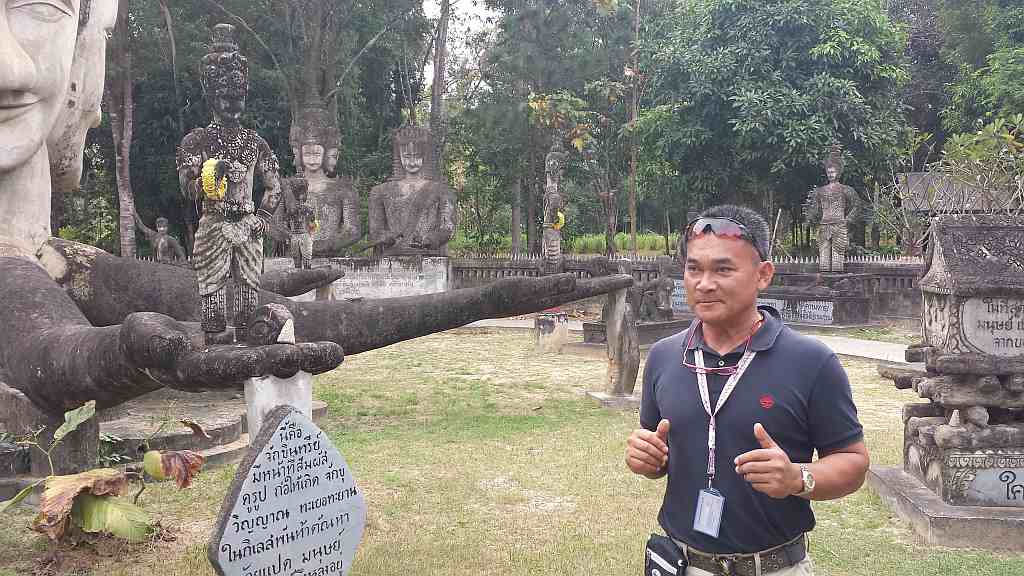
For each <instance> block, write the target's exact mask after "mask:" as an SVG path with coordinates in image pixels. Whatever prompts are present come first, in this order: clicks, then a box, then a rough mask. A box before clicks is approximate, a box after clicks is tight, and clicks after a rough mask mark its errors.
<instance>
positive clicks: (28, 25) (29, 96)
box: [0, 0, 103, 174]
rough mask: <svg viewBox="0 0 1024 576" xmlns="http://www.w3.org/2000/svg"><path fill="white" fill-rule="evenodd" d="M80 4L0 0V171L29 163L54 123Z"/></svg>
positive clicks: (64, 88) (76, 0)
mask: <svg viewBox="0 0 1024 576" xmlns="http://www.w3.org/2000/svg"><path fill="white" fill-rule="evenodd" d="M78 8H79V0H70V1H69V2H65V1H63V0H8V1H6V2H4V3H2V4H0V60H2V62H0V174H2V173H4V172H8V171H10V170H12V169H14V168H17V167H18V166H21V165H23V164H25V162H27V161H28V160H29V159H30V158H31V157H32V156H33V155H34V154H36V152H38V151H39V148H40V147H41V146H42V145H43V142H44V141H45V139H46V137H47V136H48V135H49V133H50V130H51V129H52V128H53V125H54V122H55V121H56V119H57V116H58V112H59V110H60V107H61V105H62V104H64V99H65V93H66V92H67V90H68V79H69V77H70V73H71V62H72V59H73V57H74V53H75V37H76V35H77V32H78ZM102 76H103V75H102V73H101V74H100V78H101V79H102ZM101 81H102V80H101Z"/></svg>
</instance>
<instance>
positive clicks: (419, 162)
mask: <svg viewBox="0 0 1024 576" xmlns="http://www.w3.org/2000/svg"><path fill="white" fill-rule="evenodd" d="M402 168H403V169H404V170H405V171H406V172H407V173H408V174H416V173H417V172H419V171H420V168H423V154H421V153H420V151H419V150H417V149H416V145H415V144H413V143H412V142H410V143H408V144H406V145H404V146H402Z"/></svg>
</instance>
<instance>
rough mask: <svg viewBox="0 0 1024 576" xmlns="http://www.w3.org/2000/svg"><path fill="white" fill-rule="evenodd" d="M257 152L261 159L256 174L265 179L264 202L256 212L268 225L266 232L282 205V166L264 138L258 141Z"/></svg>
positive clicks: (257, 163) (257, 164) (261, 202)
mask: <svg viewBox="0 0 1024 576" xmlns="http://www.w3.org/2000/svg"><path fill="white" fill-rule="evenodd" d="M257 151H258V152H259V157H260V159H259V160H258V161H257V162H256V174H257V175H258V176H260V177H262V178H263V200H262V201H260V207H259V209H258V210H256V212H257V215H258V216H260V217H261V218H262V219H263V221H264V223H265V224H266V230H269V229H270V217H271V215H272V214H273V213H274V211H275V210H277V205H278V204H280V203H281V177H280V176H279V175H278V170H280V166H279V164H278V162H277V156H276V155H274V151H273V150H271V149H270V145H269V144H267V141H266V140H264V139H263V138H259V139H258V144H257Z"/></svg>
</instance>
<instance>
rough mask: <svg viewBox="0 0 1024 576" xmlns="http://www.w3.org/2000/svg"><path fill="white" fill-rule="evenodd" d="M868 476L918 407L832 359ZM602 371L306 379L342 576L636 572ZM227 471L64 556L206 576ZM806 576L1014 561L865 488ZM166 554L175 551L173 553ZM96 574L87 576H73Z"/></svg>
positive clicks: (522, 344)
mask: <svg viewBox="0 0 1024 576" xmlns="http://www.w3.org/2000/svg"><path fill="white" fill-rule="evenodd" d="M844 365H845V366H846V367H847V370H848V372H849V374H850V377H851V381H852V382H853V383H854V390H855V396H856V399H857V402H858V406H859V409H860V416H861V420H862V422H863V423H864V426H865V431H866V441H867V443H868V445H869V448H870V450H871V453H872V458H873V460H874V461H875V462H876V463H882V464H892V465H894V464H898V463H899V461H900V451H901V450H900V446H901V442H902V426H901V424H900V406H901V405H902V404H904V403H906V402H908V401H913V400H914V397H913V394H912V393H909V392H900V391H897V390H895V389H894V388H893V386H892V384H891V383H889V382H887V381H884V380H882V379H880V378H879V377H878V376H877V375H876V372H875V367H874V364H873V363H870V362H863V361H849V360H847V361H844ZM604 374H605V363H604V361H601V360H593V359H588V358H583V357H577V356H568V355H563V356H558V355H555V356H537V355H535V354H534V352H533V340H532V337H531V336H530V335H529V334H528V333H527V334H524V333H513V332H505V333H496V332H487V331H480V330H474V331H472V332H470V331H461V332H451V333H445V334H439V335H434V336H430V337H427V338H422V339H419V340H415V341H412V342H406V343H403V344H400V345H396V346H392V347H389V348H386V349H383V350H377V351H374V352H369V353H365V354H360V355H358V356H353V357H350V358H348V359H346V361H345V364H344V365H343V366H342V367H341V368H339V369H338V370H336V371H334V372H332V373H330V374H327V375H324V376H321V377H319V378H318V381H317V389H316V393H317V395H318V397H320V398H321V399H323V400H325V401H327V402H328V403H329V405H330V413H329V415H328V416H327V417H326V418H325V419H324V420H323V421H322V422H321V426H322V427H323V428H324V429H325V430H326V431H327V432H328V433H329V434H330V435H331V437H332V438H333V440H334V442H335V443H336V444H337V446H338V448H339V449H340V450H341V452H342V453H343V454H344V455H345V457H346V458H347V460H348V462H349V464H350V465H351V466H352V467H353V470H354V471H355V474H356V479H357V482H358V483H359V485H360V487H361V488H362V489H363V491H364V492H365V495H366V500H367V503H368V506H369V514H368V523H367V528H366V534H365V537H364V540H363V543H362V545H361V547H360V552H359V555H358V556H357V558H356V562H355V564H354V566H353V569H352V572H351V574H352V575H353V576H387V575H398V574H408V573H414V574H417V575H435V574H436V575H452V576H456V575H457V576H461V575H463V574H474V573H484V574H488V575H489V576H503V575H510V576H511V575H527V574H529V575H531V576H532V575H541V576H544V575H552V576H554V575H561V574H566V573H569V574H594V575H600V576H603V575H620V574H636V573H638V572H639V571H640V562H641V555H640V551H641V547H642V545H643V541H644V539H645V538H646V536H647V534H649V533H650V532H651V531H652V530H654V529H656V525H655V524H656V521H655V516H656V514H657V510H658V506H659V505H660V500H661V496H662V492H663V490H664V482H663V481H657V482H652V481H648V480H644V479H641V478H638V477H636V476H633V475H632V474H629V473H628V471H627V470H626V469H625V467H624V464H623V450H624V440H625V438H626V436H627V435H628V433H629V431H630V430H632V428H633V427H635V426H636V419H637V415H636V413H635V412H634V413H619V412H613V411H608V410H605V409H602V408H599V407H597V406H595V405H593V404H591V403H590V402H589V401H587V400H586V399H585V397H584V394H583V393H584V391H585V390H587V389H594V390H599V389H601V387H602V383H603V380H604ZM232 474H233V470H232V469H230V468H228V469H218V470H213V471H207V472H204V473H203V474H201V475H200V476H199V478H198V480H197V482H196V484H195V486H194V487H193V488H190V489H188V490H185V491H181V492H179V491H177V490H176V489H174V487H173V486H172V485H167V484H162V485H157V486H152V487H150V488H149V489H147V490H146V492H145V494H144V496H143V503H144V504H145V505H146V507H147V509H148V510H150V511H151V512H152V513H154V514H155V515H156V516H158V517H159V519H160V522H161V525H162V526H163V527H164V528H165V529H166V531H167V532H166V536H167V538H164V539H160V540H158V541H154V542H151V543H147V544H144V545H137V546H127V547H126V546H114V545H111V544H110V543H109V542H101V543H100V544H99V545H97V544H92V543H86V544H83V545H81V546H79V547H78V548H76V549H74V550H70V551H68V550H65V551H64V553H65V556H66V557H67V561H66V563H67V564H68V565H69V566H71V567H72V569H75V570H80V571H77V572H76V571H70V570H63V571H60V572H56V573H58V574H81V575H85V574H88V575H90V576H100V575H102V576H108V575H112V576H122V575H123V576H135V575H146V576H150V575H155V574H159V575H161V576H164V575H181V576H211V575H212V574H213V571H212V569H211V568H210V567H209V566H208V565H207V561H206V558H205V543H206V538H208V537H209V534H210V532H211V530H212V525H213V521H214V518H215V516H216V513H217V510H218V509H219V506H220V502H221V499H222V498H223V496H224V493H225V491H226V489H227V486H228V484H229V483H230V480H231V476H232ZM815 510H816V513H817V517H818V527H817V529H816V530H815V531H814V534H813V537H812V548H811V552H812V556H813V558H814V560H815V562H816V564H817V572H816V574H818V575H819V576H888V575H890V574H891V575H900V576H926V575H927V576H931V575H935V574H939V575H961V574H962V575H972V576H973V575H975V574H979V575H992V576H996V575H998V576H1011V575H1016V576H1020V575H1021V574H1024V557H1021V556H1012V555H1002V554H995V553H989V552H978V551H970V550H950V549H942V548H935V547H927V546H923V545H922V544H921V543H920V541H919V540H917V539H916V537H915V536H914V535H913V533H912V532H911V531H910V530H909V529H908V528H907V527H906V526H905V525H903V524H902V523H901V522H899V521H898V520H896V519H894V518H893V517H892V516H891V514H890V513H889V511H888V510H887V509H886V508H885V507H884V506H883V505H882V504H881V502H880V501H879V500H878V498H877V497H876V496H874V495H873V494H872V493H871V492H870V491H868V490H867V489H862V490H861V491H859V492H858V493H856V494H855V495H853V496H851V497H848V498H845V499H843V500H840V501H837V502H830V503H817V504H815ZM30 519H31V512H30V511H28V510H22V511H19V512H18V513H17V515H16V517H15V518H14V519H13V522H11V523H9V524H4V525H3V527H4V529H0V576H8V575H14V574H17V575H19V576H21V575H24V574H32V571H33V570H34V569H36V568H37V567H38V566H39V565H40V559H42V558H43V557H44V556H45V552H46V544H45V542H44V541H43V540H42V539H41V538H38V537H36V536H35V535H34V534H33V533H30V532H28V531H27V530H23V529H21V528H22V527H24V526H26V525H27V524H28V522H29V521H30ZM171 539H173V540H171ZM89 566H91V567H92V569H91V570H84V569H85V568H86V567H89Z"/></svg>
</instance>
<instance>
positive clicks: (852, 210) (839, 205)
mask: <svg viewBox="0 0 1024 576" xmlns="http://www.w3.org/2000/svg"><path fill="white" fill-rule="evenodd" d="M842 174H843V154H842V151H841V150H840V148H839V146H838V145H835V146H833V147H832V153H831V154H829V157H828V158H827V159H826V160H825V175H826V176H827V177H828V184H826V185H824V186H820V187H818V188H815V189H814V190H811V194H810V196H808V197H807V203H806V205H805V207H804V212H805V214H806V215H807V219H808V220H809V221H810V222H818V223H820V224H819V226H818V254H819V256H818V268H819V270H821V271H822V272H842V271H843V270H845V267H846V249H847V247H849V245H850V240H849V235H848V230H847V226H848V225H849V223H850V222H851V221H852V220H853V219H854V218H855V217H856V215H857V193H856V192H855V191H854V189H853V188H851V187H849V186H847V185H845V184H840V183H839V177H840V176H842Z"/></svg>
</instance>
